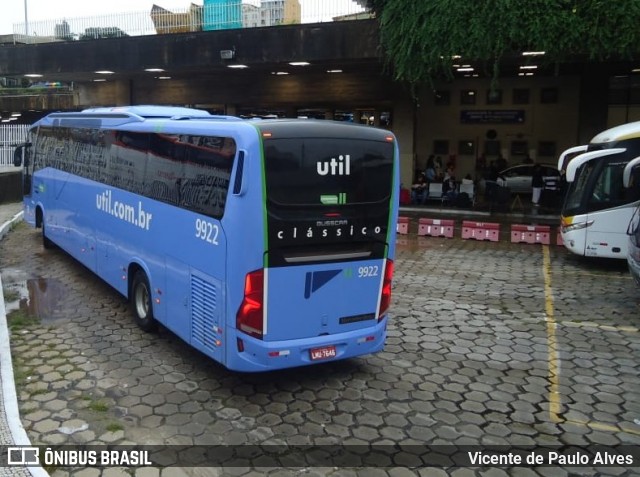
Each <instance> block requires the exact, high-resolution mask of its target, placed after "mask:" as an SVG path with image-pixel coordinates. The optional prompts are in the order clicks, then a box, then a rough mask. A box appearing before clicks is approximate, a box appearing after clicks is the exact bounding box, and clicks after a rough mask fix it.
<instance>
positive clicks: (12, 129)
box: [0, 124, 30, 167]
mask: <svg viewBox="0 0 640 477" xmlns="http://www.w3.org/2000/svg"><path fill="white" fill-rule="evenodd" d="M29 127H30V126H29V125H28V124H7V125H5V124H3V125H0V167H13V151H15V149H16V145H18V144H20V143H22V142H25V141H26V139H27V132H28V131H29Z"/></svg>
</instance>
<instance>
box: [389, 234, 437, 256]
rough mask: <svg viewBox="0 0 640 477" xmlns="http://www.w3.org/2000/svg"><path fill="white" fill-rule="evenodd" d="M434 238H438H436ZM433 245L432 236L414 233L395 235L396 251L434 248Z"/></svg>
mask: <svg viewBox="0 0 640 477" xmlns="http://www.w3.org/2000/svg"><path fill="white" fill-rule="evenodd" d="M429 239H432V240H429ZM435 240H438V238H436V239H435ZM435 246H436V245H434V242H433V238H432V237H429V238H427V237H423V236H416V235H402V236H400V235H398V236H397V237H396V248H397V249H398V251H407V252H417V251H418V250H426V249H429V248H434V247H435Z"/></svg>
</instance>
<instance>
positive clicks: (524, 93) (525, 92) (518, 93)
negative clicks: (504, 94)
mask: <svg viewBox="0 0 640 477" xmlns="http://www.w3.org/2000/svg"><path fill="white" fill-rule="evenodd" d="M529 96H530V92H529V89H528V88H515V89H514V90H513V100H512V102H513V104H529Z"/></svg>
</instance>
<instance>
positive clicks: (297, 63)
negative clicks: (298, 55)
mask: <svg viewBox="0 0 640 477" xmlns="http://www.w3.org/2000/svg"><path fill="white" fill-rule="evenodd" d="M289 64H290V65H291V66H309V65H310V64H311V63H309V62H307V61H291V62H289Z"/></svg>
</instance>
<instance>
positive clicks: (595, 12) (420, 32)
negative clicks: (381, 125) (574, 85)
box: [370, 0, 640, 84]
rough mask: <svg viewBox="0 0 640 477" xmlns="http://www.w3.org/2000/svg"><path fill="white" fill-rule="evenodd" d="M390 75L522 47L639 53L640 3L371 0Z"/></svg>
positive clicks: (489, 63)
mask: <svg viewBox="0 0 640 477" xmlns="http://www.w3.org/2000/svg"><path fill="white" fill-rule="evenodd" d="M370 4H371V5H372V7H373V8H374V10H375V11H376V13H377V16H378V18H379V21H380V35H381V43H382V47H383V48H384V50H385V52H386V55H387V58H388V60H389V63H390V65H391V67H392V69H393V72H394V75H395V77H396V79H399V80H404V81H408V82H409V83H412V84H417V83H420V82H425V81H433V80H435V79H437V78H441V77H443V76H449V75H451V59H452V57H453V56H454V55H461V56H462V58H463V59H464V60H467V61H476V62H481V63H482V64H484V65H485V68H486V70H487V73H488V74H490V75H491V76H492V77H493V78H494V79H496V78H497V77H498V74H499V70H498V67H499V64H500V61H501V60H502V59H504V58H505V57H508V56H510V55H518V54H519V53H520V52H522V51H526V50H530V51H531V50H534V51H545V52H546V54H545V56H544V61H551V62H561V61H571V60H574V59H576V58H588V59H590V60H594V61H604V60H615V59H630V58H632V57H633V56H636V55H638V53H640V29H639V25H640V0H371V1H370Z"/></svg>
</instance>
